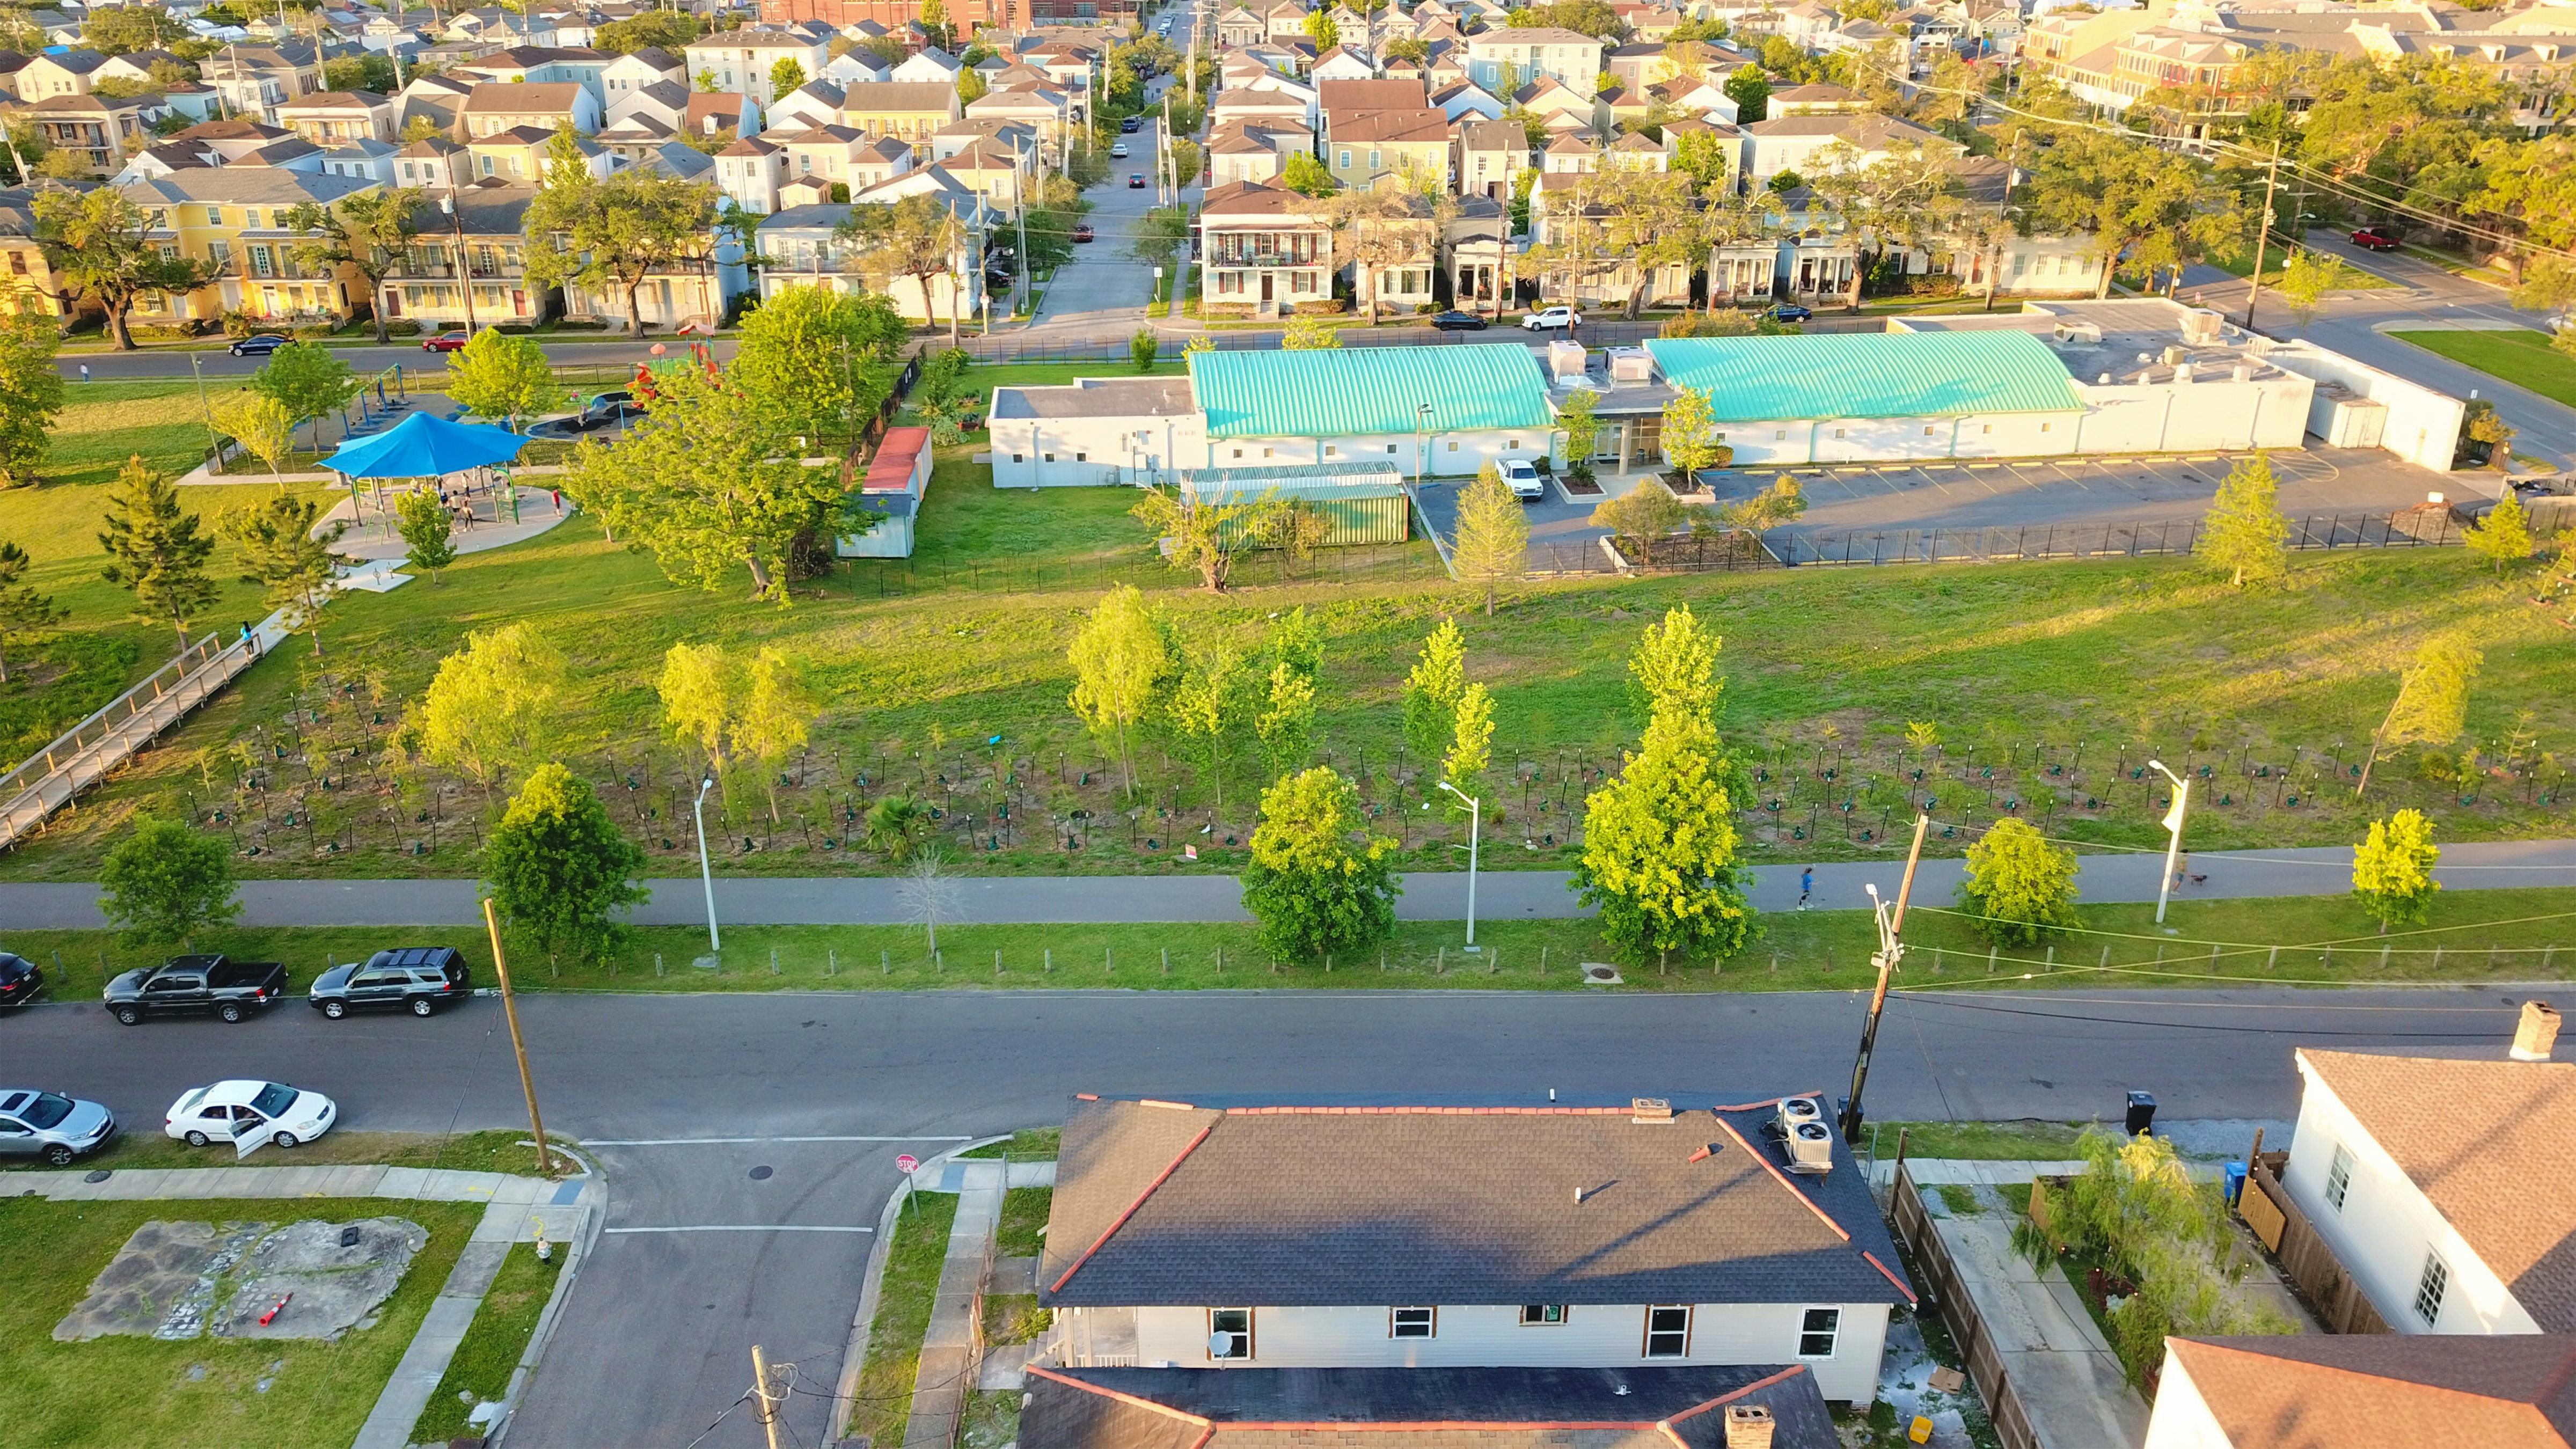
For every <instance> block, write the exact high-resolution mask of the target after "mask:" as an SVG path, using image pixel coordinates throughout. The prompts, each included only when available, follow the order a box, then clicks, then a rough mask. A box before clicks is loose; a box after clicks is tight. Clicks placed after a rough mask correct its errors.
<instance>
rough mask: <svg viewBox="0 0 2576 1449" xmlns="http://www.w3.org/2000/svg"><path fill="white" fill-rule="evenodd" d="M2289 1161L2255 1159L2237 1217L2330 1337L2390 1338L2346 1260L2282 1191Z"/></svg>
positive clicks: (2269, 1156)
mask: <svg viewBox="0 0 2576 1449" xmlns="http://www.w3.org/2000/svg"><path fill="white" fill-rule="evenodd" d="M2289 1160H2290V1154H2288V1153H2286V1152H2265V1153H2260V1154H2258V1155H2256V1157H2255V1158H2254V1161H2253V1164H2252V1166H2251V1168H2250V1169H2249V1171H2248V1172H2247V1175H2246V1179H2245V1191H2244V1192H2243V1194H2241V1195H2240V1196H2239V1197H2238V1198H2237V1200H2236V1215H2237V1216H2238V1217H2241V1218H2243V1219H2244V1220H2245V1226H2247V1227H2249V1228H2252V1229H2253V1230H2254V1236H2255V1237H2257V1238H2259V1239H2261V1240H2262V1243H2263V1246H2264V1247H2266V1248H2269V1249H2270V1250H2271V1251H2272V1255H2273V1256H2274V1257H2276V1258H2278V1259H2280V1260H2281V1269H2282V1271H2283V1272H2286V1273H2288V1274H2289V1275H2290V1281H2291V1282H2293V1283H2296V1284H2298V1285H2299V1291H2300V1292H2301V1293H2304V1294H2306V1295H2307V1298H2308V1302H2309V1303H2310V1304H2311V1305H2313V1306H2314V1307H2315V1309H2316V1312H2317V1321H2318V1322H2320V1323H2322V1324H2324V1325H2325V1329H2326V1331H2327V1332H2328V1333H2387V1332H2389V1331H2390V1330H2389V1327H2388V1325H2387V1323H2385V1322H2384V1321H2382V1320H2381V1318H2380V1316H2379V1310H2378V1309H2376V1308H2373V1307H2371V1304H2370V1299H2369V1297H2368V1296H2367V1295H2365V1294H2364V1293H2363V1292H2362V1291H2361V1285H2360V1284H2358V1283H2356V1282H2354V1281H2353V1278H2352V1274H2350V1273H2348V1272H2346V1271H2345V1270H2344V1266H2343V1260H2342V1259H2340V1258H2337V1257H2336V1256H2335V1251H2334V1249H2333V1248H2332V1247H2331V1246H2329V1245H2328V1244H2327V1242H2326V1240H2325V1238H2324V1236H2323V1235H2322V1234H2320V1233H2318V1231H2317V1230H2316V1225H2315V1224H2313V1223H2310V1222H2309V1221H2308V1215H2307V1214H2306V1213H2304V1212H2301V1211H2300V1210H2299V1205H2298V1204H2297V1203H2295V1202H2292V1201H2291V1200H2290V1194H2289V1192H2288V1190H2287V1189H2285V1188H2283V1187H2282V1186H2281V1178H2280V1172H2281V1167H2282V1164H2284V1163H2286V1162H2288V1161H2289Z"/></svg>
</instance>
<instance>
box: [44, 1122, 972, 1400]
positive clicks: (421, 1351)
mask: <svg viewBox="0 0 2576 1449" xmlns="http://www.w3.org/2000/svg"><path fill="white" fill-rule="evenodd" d="M87 1176H88V1174H87V1173H85V1172H81V1171H64V1172H36V1173H28V1174H26V1175H25V1177H24V1178H23V1179H21V1180H25V1181H31V1182H33V1184H34V1187H33V1189H32V1190H33V1191H34V1192H35V1194H36V1195H37V1196H40V1197H45V1198H49V1199H52V1200H54V1201H57V1202H106V1201H126V1202H131V1201H148V1200H154V1199H170V1200H190V1199H197V1198H249V1199H273V1198H316V1197H330V1198H393V1199H404V1200H410V1201H423V1202H480V1203H485V1204H488V1206H486V1207H485V1208H484V1210H483V1218H482V1221H480V1222H478V1223H476V1224H475V1227H474V1233H473V1236H472V1237H471V1238H469V1239H468V1240H467V1241H466V1244H465V1248H464V1250H463V1251H462V1252H460V1253H459V1254H458V1255H457V1259H456V1265H455V1267H453V1268H452V1269H450V1270H449V1271H448V1275H447V1281H446V1283H445V1284H444V1285H442V1286H441V1287H440V1289H439V1291H438V1297H437V1298H436V1299H434V1300H432V1301H431V1303H430V1306H429V1313H428V1314H427V1316H425V1317H424V1318H423V1319H422V1320H421V1325H420V1328H419V1330H418V1331H417V1332H415V1333H414V1334H413V1335H412V1341H411V1344H410V1346H409V1347H408V1348H406V1349H405V1350H404V1351H403V1356H402V1360H401V1361H400V1362H399V1363H397V1364H396V1365H395V1366H394V1371H393V1376H392V1377H391V1378H389V1379H387V1380H386V1382H385V1387H384V1390H383V1391H382V1392H381V1393H380V1394H378V1395H377V1397H376V1406H375V1408H374V1409H372V1410H370V1411H369V1412H368V1414H367V1421H366V1423H365V1425H363V1426H362V1427H361V1428H360V1429H359V1431H358V1437H357V1439H356V1441H355V1443H354V1446H353V1449H406V1446H407V1445H409V1444H410V1443H411V1431H412V1426H413V1425H414V1424H416V1423H418V1422H419V1421H420V1416H421V1412H422V1411H423V1410H424V1409H427V1408H428V1407H429V1400H430V1395H432V1394H434V1393H436V1392H437V1391H438V1384H439V1380H441V1379H443V1378H445V1377H446V1375H447V1366H448V1364H449V1363H450V1362H451V1361H452V1360H453V1359H454V1358H455V1357H456V1350H457V1347H458V1346H459V1345H460V1344H462V1343H463V1342H464V1341H465V1334H466V1331H467V1330H468V1329H470V1328H471V1327H473V1324H474V1315H475V1312H476V1311H477V1310H478V1309H480V1308H481V1307H482V1306H483V1295H484V1294H485V1293H487V1292H490V1291H491V1288H492V1280H493V1279H494V1278H495V1277H496V1276H497V1275H498V1274H499V1273H500V1271H501V1263H502V1260H503V1259H505V1258H507V1257H508V1256H509V1252H510V1246H511V1244H513V1243H522V1242H529V1241H533V1240H534V1239H535V1238H536V1236H537V1235H538V1234H539V1233H540V1232H542V1233H543V1234H544V1235H545V1238H546V1240H547V1241H548V1242H551V1243H554V1244H556V1245H557V1250H558V1251H561V1252H565V1253H569V1254H570V1255H571V1256H570V1257H569V1258H567V1259H566V1260H565V1262H564V1267H563V1271H562V1273H561V1274H559V1275H558V1276H557V1279H556V1283H555V1289H554V1298H553V1301H552V1302H550V1303H549V1304H548V1307H547V1317H546V1318H544V1319H541V1320H540V1321H539V1324H538V1330H537V1334H536V1337H535V1338H534V1339H532V1340H531V1342H530V1343H529V1346H528V1353H529V1355H531V1356H533V1354H534V1353H535V1351H536V1349H537V1348H538V1347H539V1345H541V1344H542V1343H543V1341H544V1336H545V1330H546V1328H547V1326H548V1325H549V1324H550V1322H551V1319H552V1314H553V1308H554V1305H555V1304H558V1303H560V1302H562V1300H563V1297H564V1295H565V1293H566V1292H567V1291H568V1290H569V1289H570V1287H571V1285H572V1280H573V1275H574V1273H575V1272H576V1271H577V1270H578V1269H579V1268H580V1266H581V1260H582V1258H583V1256H584V1254H585V1251H586V1247H587V1243H588V1238H589V1233H588V1229H589V1227H590V1224H591V1220H592V1218H593V1217H594V1216H595V1215H596V1209H597V1204H598V1195H599V1189H598V1186H597V1183H598V1179H597V1178H596V1177H593V1176H589V1175H584V1176H582V1177H574V1178H567V1179H566V1180H564V1181H562V1182H548V1181H546V1180H545V1179H543V1178H536V1177H518V1176H514V1175H511V1174H508V1173H500V1172H452V1171H447V1170H444V1169H435V1168H418V1167H382V1166H314V1167H166V1168H122V1169H117V1170H114V1171H112V1172H110V1173H109V1174H108V1177H107V1180H106V1181H104V1182H90V1181H87V1180H86V1178H87ZM997 1201H998V1199H997ZM996 1216H997V1217H998V1208H997V1210H996ZM523 1367H524V1362H523ZM525 1379H526V1375H525V1374H524V1373H521V1374H519V1375H517V1376H515V1377H514V1378H513V1380H512V1382H511V1385H510V1392H509V1395H508V1398H507V1401H506V1402H507V1405H508V1407H516V1405H517V1399H518V1392H519V1389H520V1387H521V1386H522V1384H523V1383H524V1382H525ZM506 1412H507V1410H506V1408H505V1410H504V1413H505V1414H506Z"/></svg>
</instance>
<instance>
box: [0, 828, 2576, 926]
mask: <svg viewBox="0 0 2576 1449" xmlns="http://www.w3.org/2000/svg"><path fill="white" fill-rule="evenodd" d="M1488 848H1489V849H1494V848H1495V847H1491V846H1489V847H1488ZM2078 860H2079V861H2080V862H2081V864H2082V874H2081V875H2080V876H2079V877H2078V879H2077V888H2078V890H2079V891H2080V892H2081V893H2082V898H2083V899H2085V900H2088V901H2151V900H2154V899H2155V898H2156V882H2157V879H2158V877H2160V876H2161V875H2162V874H2163V869H2164V856H2163V854H2162V853H2161V852H2156V851H2144V852H2129V853H2121V854H2116V855H2110V854H2101V855H2084V856H2079V857H2078ZM1799 869H1800V865H1799V864H1797V863H1791V864H1784V865H1766V866H1758V867H1756V868H1755V869H1754V872H1753V892H1752V897H1753V904H1754V905H1755V906H1756V907H1757V908H1759V909H1761V910H1766V911H1783V910H1787V909H1789V908H1791V907H1793V906H1795V905H1796V904H1797V903H1798V873H1799ZM1963 869H1964V862H1963V861H1961V860H1960V859H1959V858H1957V857H1955V856H1953V857H1949V858H1946V859H1939V858H1927V859H1926V860H1925V861H1924V862H1923V865H1922V868H1921V871H1920V872H1919V874H1918V875H1917V877H1916V882H1915V891H1916V893H1917V895H1918V897H1919V898H1922V899H1928V900H1947V899H1948V898H1949V896H1950V893H1951V891H1952V890H1953V889H1954V888H1955V887H1956V886H1957V885H1958V883H1959V879H1960V874H1961V872H1962V870H1963ZM2191 871H2192V873H2195V874H2199V875H2202V876H2205V877H2207V879H2205V880H2203V881H2200V882H2198V883H2194V884H2189V885H2186V886H2185V887H2184V888H2183V890H2182V891H2180V892H2179V893H2178V894H2177V897H2176V898H2177V899H2181V900H2190V899H2194V898H2201V899H2216V898H2221V897H2230V896H2297V895H2335V894H2339V893H2341V892H2343V891H2344V890H2347V889H2349V888H2350V886H2351V884H2352V880H2351V875H2352V851H2351V850H2350V849H2349V848H2347V847H2343V846H2311V847H2297V848H2288V847H2284V848H2280V849H2272V850H2260V851H2208V852H2203V853H2200V854H2196V855H2193V856H2192V857H2191ZM1901 874H1903V866H1902V863H1901V862H1898V861H1886V862H1850V861H1847V862H1841V863H1835V864H1825V865H1818V866H1817V867H1816V895H1815V901H1814V904H1815V905H1816V906H1817V907H1819V908H1821V909H1825V910H1836V909H1850V910H1865V909H1867V908H1868V906H1869V897H1868V895H1867V894H1866V892H1864V890H1863V889H1862V887H1863V886H1864V885H1868V884H1876V885H1877V886H1878V887H1879V889H1880V890H1881V891H1882V892H1883V893H1885V894H1887V895H1888V896H1889V897H1890V898H1891V899H1892V898H1893V897H1894V895H1895V889H1896V881H1897V877H1898V876H1899V875H1901ZM2434 875H2435V876H2437V877H2438V878H2439V879H2440V880H2441V881H2442V883H2443V885H2444V886H2445V887H2447V888H2448V889H2451V890H2478V889H2481V888H2494V887H2500V886H2576V840H2519V841H2473V842H2468V843H2464V844H2458V845H2446V846H2444V847H2443V848H2442V864H2441V865H2440V866H2439V867H2438V868H2437V869H2436V870H2435V871H2434ZM958 883H959V885H960V887H961V888H962V891H963V895H964V901H965V908H964V910H963V911H962V913H961V914H960V915H959V916H958V917H957V919H958V920H959V921H962V922H982V923H985V924H988V925H1015V924H1021V923H1027V922H1050V921H1062V922H1076V923H1087V922H1107V921H1243V920H1249V919H1251V918H1250V917H1249V916H1246V915H1245V914H1244V911H1243V905H1242V899H1241V893H1240V891H1239V890H1238V888H1237V887H1236V885H1235V881H1234V878H1233V877H1232V876H1224V875H1114V876H964V877H959V878H958ZM645 884H646V886H647V887H648V888H650V889H651V891H652V892H653V897H652V899H651V900H650V901H648V902H646V903H645V904H644V905H643V906H641V907H638V908H637V909H636V911H635V913H634V919H635V921H636V922H637V923H638V924H641V925H648V926H689V925H697V924H699V923H701V922H703V921H705V920H706V918H707V917H706V898H705V895H704V893H703V892H702V890H701V889H700V886H699V884H698V882H696V881H694V880H668V879H664V880H654V881H647V882H645ZM898 884H899V883H898V882H897V881H896V880H894V879H892V878H890V877H884V876H817V877H795V876H744V877H733V878H728V879H725V880H722V881H719V882H717V883H716V919H717V920H718V921H719V922H720V923H722V924H725V925H743V926H757V925H818V926H864V925H902V924H904V923H906V922H907V921H909V920H910V919H911V915H910V913H909V911H908V910H907V908H906V907H905V906H904V905H903V903H902V902H901V901H900V900H898V899H897V898H896V890H897V886H898ZM478 899H479V896H478V894H477V888H476V884H475V882H473V881H470V880H351V881H332V880H250V881H244V882H242V885H241V900H242V916H241V924H243V925H245V926H479V925H480V924H481V923H482V919H483V916H482V908H481V907H480V906H479V905H478V904H476V902H477V901H478ZM1476 910H1477V915H1478V916H1479V917H1481V918H1483V919H1485V920H1501V919H1505V918H1508V917H1515V916H1517V917H1538V918H1550V917H1566V916H1578V915H1587V914H1589V912H1588V911H1586V910H1585V909H1584V908H1583V907H1582V905H1581V904H1580V903H1579V902H1578V901H1576V900H1575V898H1574V895H1573V893H1572V892H1571V891H1569V890H1567V888H1566V873H1565V872H1563V871H1544V870H1540V871H1526V870H1523V871H1516V870H1492V871H1487V872H1485V873H1484V874H1482V875H1480V876H1479V877H1477V880H1476ZM1396 914H1397V915H1398V916H1400V917H1402V918H1404V919H1406V920H1412V921H1455V920H1460V919H1463V918H1464V917H1465V916H1466V914H1467V876H1466V873H1465V872H1464V871H1450V872H1439V873H1428V872H1417V873H1415V874H1412V875H1408V876H1406V877H1404V897H1403V899H1402V900H1400V901H1398V902H1397V904H1396ZM104 924H105V922H104V920H103V919H102V918H101V917H100V916H99V914H98V887H97V886H95V885H90V884H81V883H74V882H41V881H11V882H0V928H6V927H10V926H15V927H18V928H19V929H22V930H96V929H98V928H100V927H102V926H103V925H104Z"/></svg>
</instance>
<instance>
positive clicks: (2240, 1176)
mask: <svg viewBox="0 0 2576 1449" xmlns="http://www.w3.org/2000/svg"><path fill="white" fill-rule="evenodd" d="M2225 1171H2226V1174H2227V1175H2226V1192H2227V1205H2228V1206H2229V1207H2234V1206H2236V1202H2237V1199H2239V1198H2241V1197H2243V1196H2245V1164H2244V1163H2241V1162H2231V1163H2229V1164H2227V1167H2226V1169H2225Z"/></svg>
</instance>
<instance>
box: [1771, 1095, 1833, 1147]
mask: <svg viewBox="0 0 2576 1449" xmlns="http://www.w3.org/2000/svg"><path fill="white" fill-rule="evenodd" d="M1823 1120H1825V1104H1824V1103H1822V1102H1819V1101H1817V1100H1816V1099H1815V1098H1813V1097H1783V1098H1781V1099H1780V1135H1781V1136H1782V1137H1784V1138H1785V1137H1787V1136H1788V1135H1789V1134H1790V1133H1792V1132H1795V1131H1797V1130H1798V1124H1799V1123H1801V1122H1822V1121H1823Z"/></svg>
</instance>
